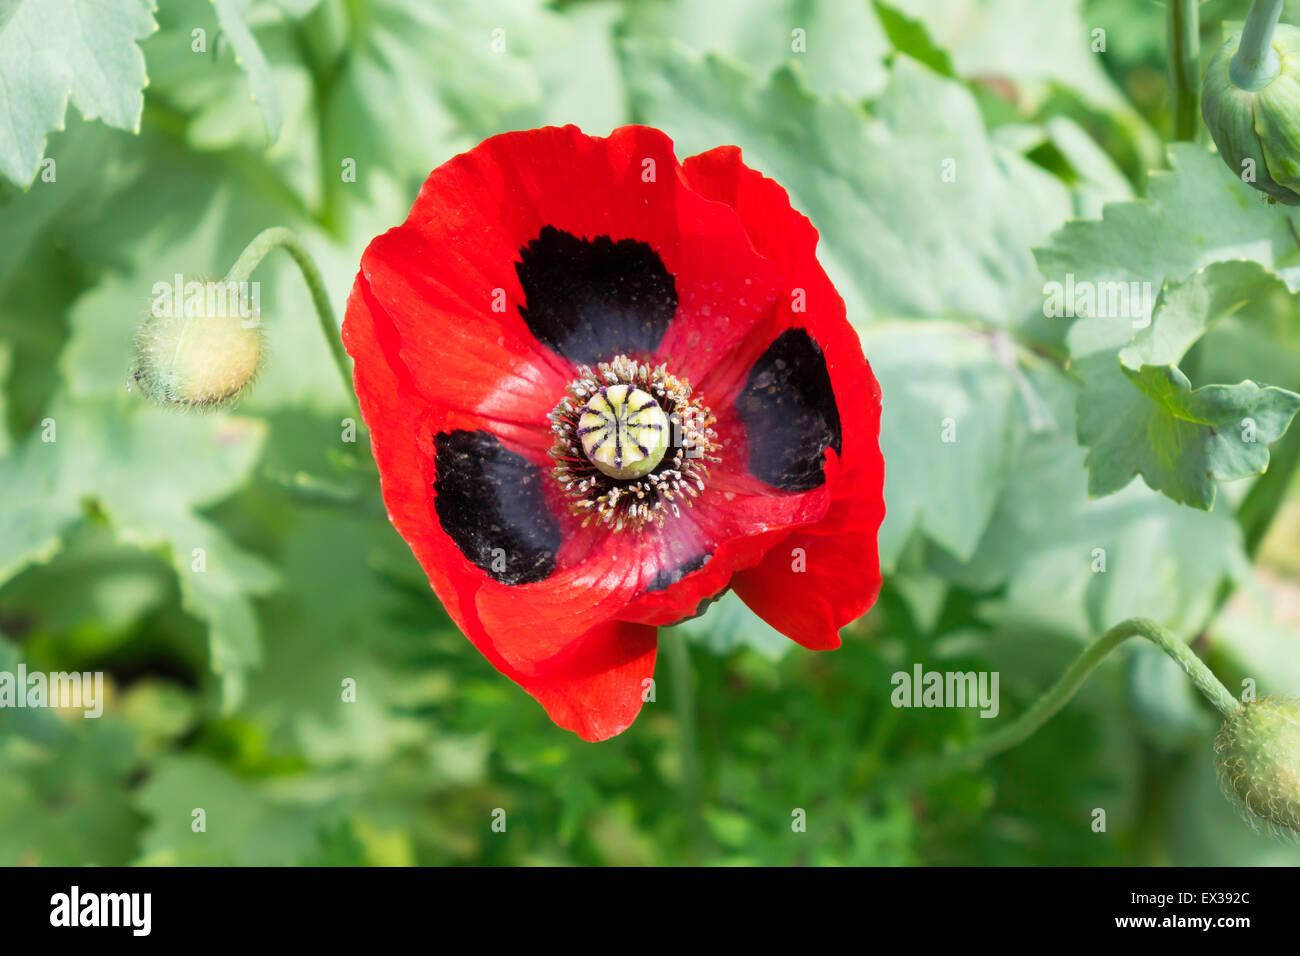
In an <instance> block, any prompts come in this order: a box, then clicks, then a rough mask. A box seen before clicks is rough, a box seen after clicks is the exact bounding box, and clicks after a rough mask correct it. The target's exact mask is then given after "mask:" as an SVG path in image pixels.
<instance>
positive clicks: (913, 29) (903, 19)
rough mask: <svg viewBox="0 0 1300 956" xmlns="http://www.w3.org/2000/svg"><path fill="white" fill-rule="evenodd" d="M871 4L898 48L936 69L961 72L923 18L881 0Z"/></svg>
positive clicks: (949, 74) (873, 0)
mask: <svg viewBox="0 0 1300 956" xmlns="http://www.w3.org/2000/svg"><path fill="white" fill-rule="evenodd" d="M871 6H872V9H874V10H875V11H876V16H877V17H878V18H879V19H880V25H881V26H882V27H883V28H884V30H885V35H886V36H888V37H889V42H890V43H892V44H893V45H894V49H895V50H897V51H898V52H899V53H906V54H907V55H908V56H910V57H911V58H912V59H914V60H919V61H920V62H922V63H924V64H925V65H926V66H928V67H929V68H930V69H932V70H934V71H935V72H936V73H941V74H943V75H944V76H948V77H955V76H956V75H957V73H956V71H955V70H954V69H953V65H952V60H950V59H949V58H948V54H947V53H945V52H944V51H943V50H941V49H940V48H939V47H938V46H936V45H935V43H934V41H933V40H932V39H930V34H929V33H928V32H927V31H926V29H925V24H923V23H921V22H920V21H919V20H913V19H912V18H911V17H909V16H907V15H906V14H905V13H903V12H901V11H900V10H898V9H896V8H895V7H892V6H890V5H889V4H888V3H882V2H881V0H872V3H871Z"/></svg>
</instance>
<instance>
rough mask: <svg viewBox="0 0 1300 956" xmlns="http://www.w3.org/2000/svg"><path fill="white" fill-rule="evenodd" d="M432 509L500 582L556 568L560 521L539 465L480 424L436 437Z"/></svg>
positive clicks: (522, 580)
mask: <svg viewBox="0 0 1300 956" xmlns="http://www.w3.org/2000/svg"><path fill="white" fill-rule="evenodd" d="M433 446H434V452H435V459H434V461H435V465H436V467H437V471H438V474H437V477H436V478H435V479H434V491H435V492H437V497H436V498H435V499H434V502H433V504H434V510H435V511H436V512H437V513H438V520H439V521H440V522H441V523H442V530H443V531H445V532H447V535H448V536H449V537H450V538H451V540H452V541H454V542H455V543H456V547H458V548H460V550H461V553H462V554H464V555H465V557H467V558H469V560H470V561H473V562H474V564H476V565H478V567H480V568H482V569H483V570H484V571H486V572H487V574H488V576H489V577H491V578H493V579H494V580H497V581H500V582H501V583H502V584H531V583H532V582H534V581H541V580H543V579H544V578H546V577H549V576H550V574H551V572H552V571H554V570H555V555H556V553H557V552H558V551H559V549H560V523H559V521H557V520H556V518H555V515H553V514H552V513H551V512H550V509H548V508H547V507H546V497H545V495H544V494H543V491H542V480H543V475H542V471H541V469H539V468H538V467H537V466H536V465H534V464H532V463H531V462H530V461H528V459H526V458H524V457H523V456H522V455H520V454H517V453H515V452H513V451H511V450H510V449H508V448H506V447H505V446H504V445H502V444H501V442H500V441H499V440H498V439H497V437H496V436H495V435H490V434H488V433H487V432H482V431H461V430H458V431H451V432H439V433H438V434H437V435H435V436H434V439H433Z"/></svg>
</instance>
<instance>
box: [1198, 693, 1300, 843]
mask: <svg viewBox="0 0 1300 956" xmlns="http://www.w3.org/2000/svg"><path fill="white" fill-rule="evenodd" d="M1214 752H1215V753H1217V754H1218V755H1219V786H1220V787H1221V788H1222V789H1223V793H1224V796H1226V797H1227V798H1228V800H1229V801H1231V802H1232V803H1233V804H1234V805H1235V806H1236V807H1237V809H1238V811H1239V812H1240V813H1241V815H1242V817H1243V818H1245V819H1246V821H1247V822H1249V823H1250V824H1251V825H1252V826H1256V827H1262V828H1263V829H1265V830H1267V831H1268V832H1270V833H1275V834H1279V835H1283V836H1292V837H1294V836H1300V699H1281V700H1279V699H1276V698H1272V697H1269V698H1265V699H1264V700H1261V701H1259V702H1257V703H1252V704H1243V705H1242V707H1241V709H1240V710H1239V711H1237V713H1235V714H1233V715H1232V717H1230V718H1229V719H1228V721H1227V722H1226V723H1225V724H1224V725H1223V727H1222V728H1221V729H1220V730H1219V736H1218V737H1217V739H1216V740H1215V741H1214Z"/></svg>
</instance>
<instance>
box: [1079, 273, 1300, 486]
mask: <svg viewBox="0 0 1300 956" xmlns="http://www.w3.org/2000/svg"><path fill="white" fill-rule="evenodd" d="M1277 294H1282V295H1288V293H1287V290H1286V287H1285V285H1284V284H1283V282H1282V280H1281V279H1279V278H1277V277H1276V276H1274V275H1272V274H1270V273H1269V272H1267V271H1266V270H1265V269H1264V268H1263V267H1262V266H1260V265H1259V264H1258V263H1255V262H1241V261H1235V262H1221V263H1215V264H1213V265H1210V266H1208V267H1206V268H1205V269H1202V270H1200V271H1198V272H1196V273H1195V274H1193V275H1192V276H1191V277H1190V278H1188V279H1187V280H1186V281H1185V282H1180V283H1174V284H1169V285H1166V286H1165V288H1164V289H1163V290H1162V291H1161V294H1160V297H1159V300H1158V301H1157V302H1156V305H1155V308H1154V312H1153V315H1152V318H1151V322H1150V324H1149V325H1146V326H1144V327H1142V328H1141V329H1140V331H1139V332H1138V333H1137V334H1136V335H1134V336H1132V338H1131V342H1130V341H1129V334H1130V331H1131V330H1130V325H1131V320H1130V319H1129V318H1128V317H1127V316H1116V317H1106V318H1089V319H1082V320H1080V321H1078V322H1076V323H1075V325H1074V326H1073V327H1072V328H1071V330H1070V335H1069V343H1070V351H1071V354H1072V356H1073V357H1074V360H1075V362H1076V363H1077V368H1078V372H1079V375H1080V376H1081V377H1082V378H1083V390H1082V392H1081V393H1080V396H1079V421H1078V432H1079V442H1080V444H1082V445H1084V446H1086V447H1087V448H1089V449H1090V451H1089V454H1088V458H1087V465H1088V471H1089V481H1088V490H1089V491H1090V492H1091V493H1092V494H1094V495H1107V494H1111V493H1113V492H1115V491H1118V490H1119V489H1120V488H1122V487H1124V486H1125V485H1126V484H1128V483H1129V481H1131V480H1132V479H1133V477H1134V476H1135V475H1141V476H1142V477H1143V479H1145V481H1146V483H1147V484H1148V485H1149V486H1151V487H1152V488H1154V489H1156V490H1157V491H1162V492H1164V493H1165V494H1166V495H1168V496H1169V497H1170V498H1172V499H1173V500H1174V501H1178V502H1181V503H1183V504H1189V505H1192V506H1194V507H1197V508H1202V509H1204V510H1207V511H1208V510H1210V508H1211V507H1213V505H1214V497H1215V491H1216V488H1217V485H1216V482H1218V481H1228V480H1233V479H1237V478H1245V477H1248V476H1250V475H1257V474H1261V473H1262V472H1263V471H1264V470H1265V469H1267V467H1268V458H1269V455H1268V445H1269V444H1271V443H1272V442H1274V441H1276V440H1277V439H1278V438H1280V437H1281V436H1282V434H1283V433H1284V432H1285V431H1286V429H1287V426H1288V425H1289V424H1290V422H1291V419H1292V418H1293V417H1294V416H1295V413H1296V411H1297V410H1300V395H1297V394H1296V393H1294V392H1291V391H1288V390H1286V389H1282V388H1277V387H1272V386H1263V387H1261V386H1259V385H1257V384H1255V383H1254V382H1252V381H1243V382H1241V383H1239V384H1237V385H1206V386H1204V387H1202V388H1197V389H1193V388H1192V385H1191V382H1190V381H1189V380H1188V378H1187V376H1186V375H1185V374H1184V373H1183V372H1182V371H1181V370H1180V369H1179V368H1178V363H1179V362H1180V361H1181V360H1182V359H1183V357H1184V355H1186V353H1187V352H1188V350H1189V349H1190V348H1191V347H1192V345H1194V344H1195V342H1196V341H1197V340H1198V339H1199V338H1200V337H1201V336H1202V335H1203V334H1204V332H1205V330H1206V328H1207V327H1208V326H1209V325H1210V324H1212V323H1214V322H1216V321H1218V320H1219V319H1221V318H1223V317H1224V316H1227V315H1230V314H1233V313H1236V312H1239V311H1242V310H1247V311H1249V310H1250V308H1251V304H1252V302H1256V301H1259V300H1265V301H1267V300H1268V299H1269V298H1270V297H1272V296H1274V295H1277ZM1291 305H1292V308H1293V309H1294V308H1295V307H1296V306H1297V305H1300V299H1297V298H1295V297H1292V298H1291ZM1117 347H1118V348H1117ZM1117 357H1118V361H1117V360H1116V358H1117Z"/></svg>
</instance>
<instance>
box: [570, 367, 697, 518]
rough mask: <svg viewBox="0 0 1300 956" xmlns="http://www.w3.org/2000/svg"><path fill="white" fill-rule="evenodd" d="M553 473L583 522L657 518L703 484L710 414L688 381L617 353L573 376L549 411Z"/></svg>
mask: <svg viewBox="0 0 1300 956" xmlns="http://www.w3.org/2000/svg"><path fill="white" fill-rule="evenodd" d="M550 419H551V431H552V432H553V433H554V435H555V444H554V445H552V447H551V457H552V458H553V459H554V460H555V472H554V474H555V478H556V480H557V481H558V482H559V483H560V485H561V486H562V487H563V488H564V490H565V493H566V494H567V495H568V496H569V497H570V499H571V501H570V506H571V507H572V509H573V511H574V513H576V514H582V515H584V516H585V517H584V520H583V525H584V526H585V525H586V524H587V523H588V522H590V521H593V520H594V521H597V522H599V523H601V524H604V525H607V526H608V527H610V528H612V529H613V530H615V531H621V530H623V529H624V528H631V529H632V530H639V529H640V528H642V527H644V526H645V525H646V524H647V523H649V522H654V523H655V524H656V525H662V524H663V522H664V520H665V518H666V517H667V516H669V515H672V516H674V517H677V516H680V515H681V507H680V505H681V503H683V502H685V503H686V504H687V505H690V504H691V503H692V502H693V500H694V499H695V498H697V497H698V496H699V494H700V492H702V491H703V490H704V487H705V482H706V481H707V479H708V475H709V463H710V462H716V461H718V460H719V459H717V458H715V457H713V454H712V453H713V452H715V451H717V450H718V447H719V446H718V443H717V442H716V441H715V439H716V437H717V435H716V433H715V432H714V430H713V425H714V423H715V422H716V419H715V418H714V417H713V413H712V412H710V411H709V409H708V408H707V407H705V406H704V405H703V404H702V403H701V402H700V400H699V398H698V397H697V396H694V395H692V394H691V386H690V384H689V383H688V382H685V381H683V380H682V379H679V378H677V377H676V376H674V375H671V374H669V372H668V371H667V369H666V367H665V366H663V365H660V366H658V367H653V366H650V365H647V364H645V363H643V362H637V361H635V360H633V359H630V358H628V357H627V356H625V355H620V356H618V357H617V358H615V359H613V360H611V361H609V362H601V363H600V364H598V365H597V366H596V368H595V369H592V368H590V367H588V366H585V365H584V366H582V367H581V368H579V369H578V378H577V379H575V380H574V381H573V382H572V383H570V385H569V387H568V390H567V394H566V395H565V397H564V398H563V399H562V400H561V401H560V403H559V404H558V405H556V406H555V410H554V411H552V412H551V415H550Z"/></svg>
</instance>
